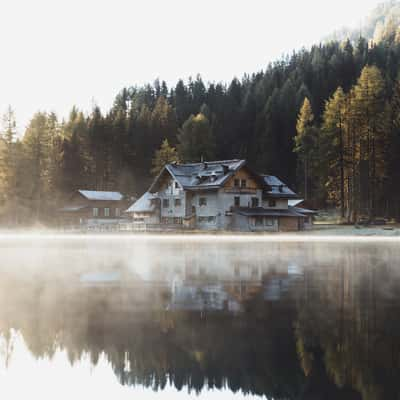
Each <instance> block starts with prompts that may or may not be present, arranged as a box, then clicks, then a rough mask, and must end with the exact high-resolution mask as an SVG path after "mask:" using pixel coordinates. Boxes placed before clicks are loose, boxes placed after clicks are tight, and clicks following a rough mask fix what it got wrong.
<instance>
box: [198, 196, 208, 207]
mask: <svg viewBox="0 0 400 400" xmlns="http://www.w3.org/2000/svg"><path fill="white" fill-rule="evenodd" d="M206 205H207V197H199V206H206Z"/></svg>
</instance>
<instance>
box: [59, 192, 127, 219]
mask: <svg viewBox="0 0 400 400" xmlns="http://www.w3.org/2000/svg"><path fill="white" fill-rule="evenodd" d="M126 205H127V202H126V200H125V199H124V196H123V195H122V194H121V193H120V192H107V191H97V190H77V191H76V192H74V193H73V194H72V195H71V196H70V198H69V199H68V200H67V201H66V202H65V205H64V207H63V208H61V209H60V210H59V214H60V219H61V223H62V224H63V225H64V226H68V225H69V226H78V225H79V226H82V225H86V226H92V225H99V224H115V223H118V222H119V221H120V220H121V219H122V213H123V211H124V210H125V208H126Z"/></svg>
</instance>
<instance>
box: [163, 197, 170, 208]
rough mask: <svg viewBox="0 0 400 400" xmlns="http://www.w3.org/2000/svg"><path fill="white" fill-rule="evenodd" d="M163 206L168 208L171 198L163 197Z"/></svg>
mask: <svg viewBox="0 0 400 400" xmlns="http://www.w3.org/2000/svg"><path fill="white" fill-rule="evenodd" d="M162 206H163V208H168V207H169V200H168V199H163V201H162Z"/></svg>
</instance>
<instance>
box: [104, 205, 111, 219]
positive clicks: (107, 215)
mask: <svg viewBox="0 0 400 400" xmlns="http://www.w3.org/2000/svg"><path fill="white" fill-rule="evenodd" d="M104 216H105V217H109V216H110V209H109V208H108V207H106V208H105V209H104Z"/></svg>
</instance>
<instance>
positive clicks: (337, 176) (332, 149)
mask: <svg viewBox="0 0 400 400" xmlns="http://www.w3.org/2000/svg"><path fill="white" fill-rule="evenodd" d="M345 107H346V96H345V94H344V92H343V89H342V88H341V87H339V88H338V89H337V90H336V92H335V93H334V95H333V96H332V97H331V99H329V100H328V101H327V102H326V104H325V111H324V114H323V125H322V133H323V152H324V154H325V156H326V157H327V161H328V168H329V172H328V182H329V186H328V190H329V191H330V197H331V198H333V199H339V204H340V211H341V217H342V218H344V217H345V158H346V156H345V138H344V135H345V110H346V108H345ZM338 180H339V185H337V181H338ZM337 186H339V190H337ZM337 192H339V193H338V194H337Z"/></svg>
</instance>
